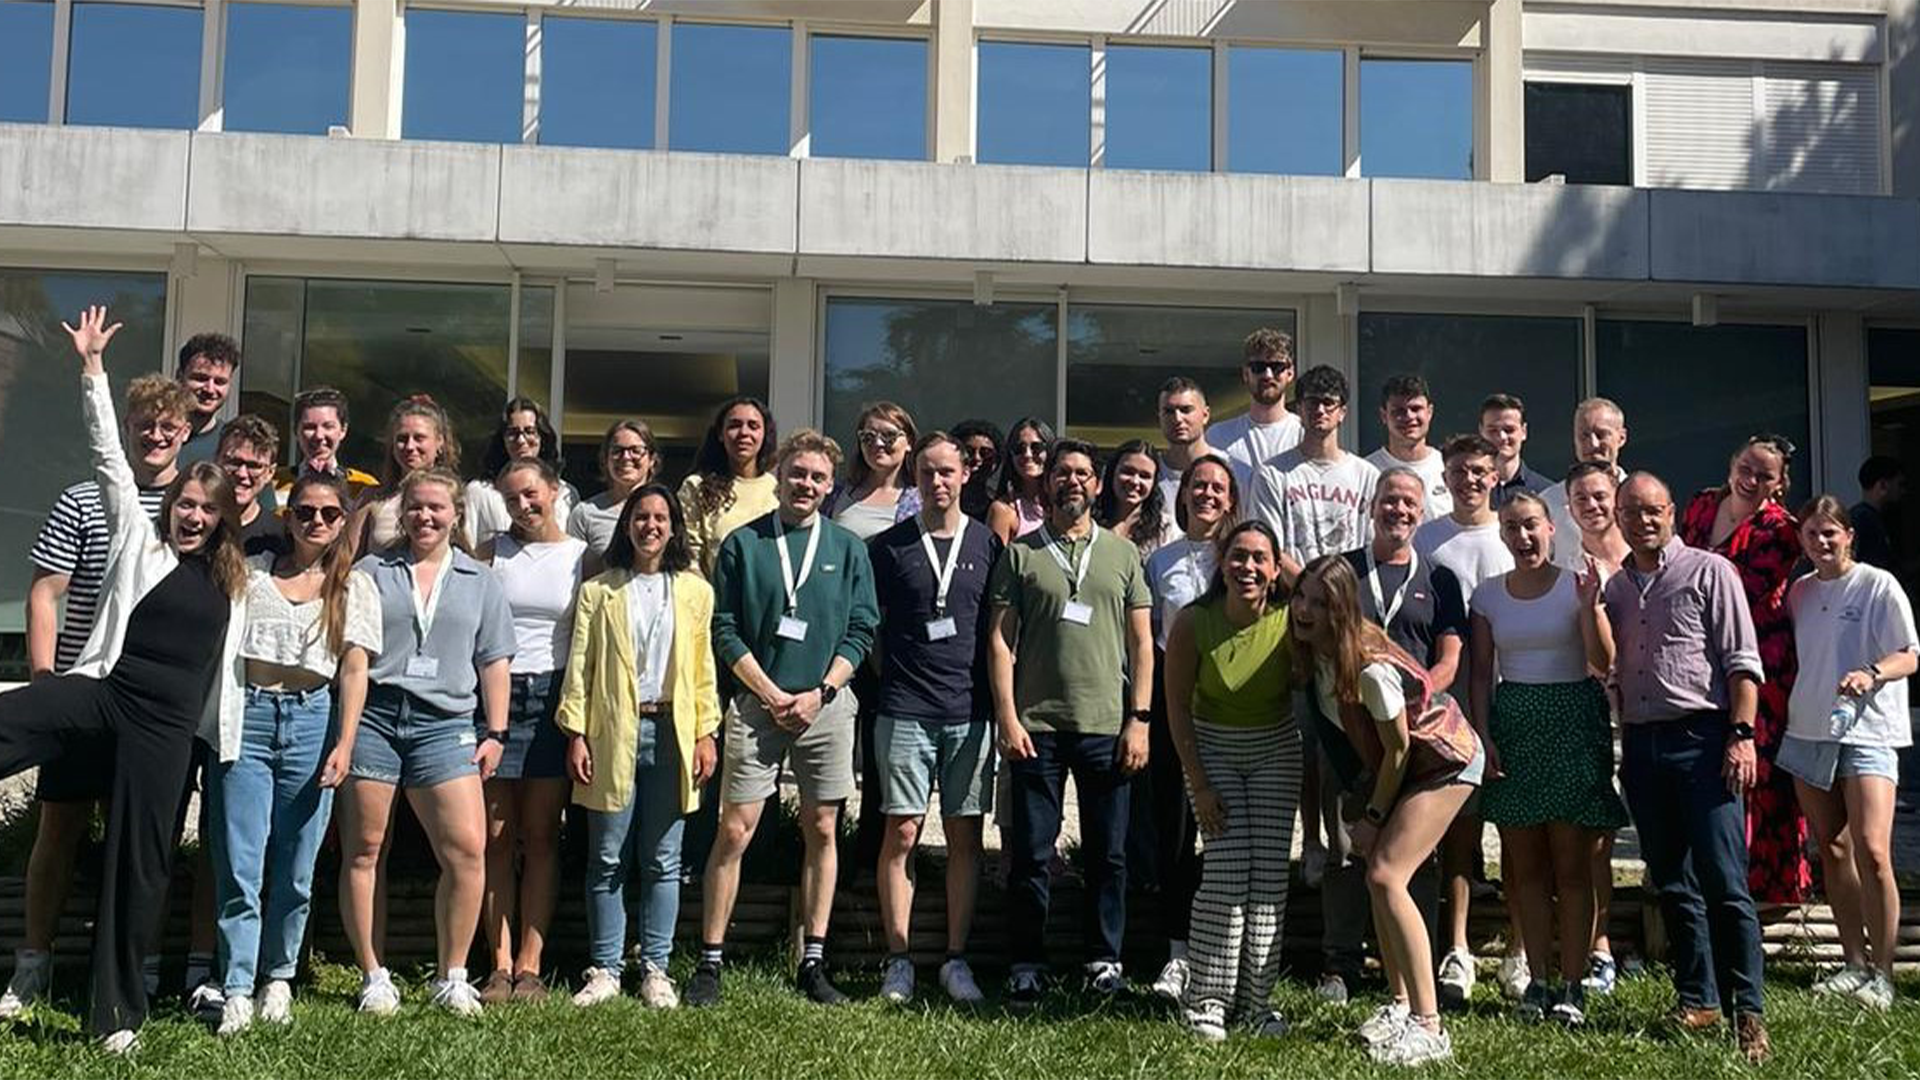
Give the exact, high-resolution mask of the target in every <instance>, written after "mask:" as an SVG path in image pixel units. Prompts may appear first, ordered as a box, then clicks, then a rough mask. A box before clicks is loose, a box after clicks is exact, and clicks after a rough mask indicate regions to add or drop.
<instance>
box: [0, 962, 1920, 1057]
mask: <svg viewBox="0 0 1920 1080" xmlns="http://www.w3.org/2000/svg"><path fill="white" fill-rule="evenodd" d="M777 970H778V969H777V967H776V966H775V964H774V963H773V962H772V961H771V960H764V961H756V962H751V963H747V964H741V965H735V966H733V967H731V968H729V970H728V977H727V984H726V985H727V992H728V996H727V1000H726V1002H725V1004H723V1005H722V1006H721V1007H719V1008H717V1009H712V1010H702V1011H693V1010H685V1009H683V1010H680V1011H678V1012H673V1013H651V1012H648V1011H646V1010H645V1009H644V1008H642V1007H641V1006H640V1004H639V1003H638V1002H637V1001H634V1000H632V999H623V1000H620V1001H616V1002H609V1003H607V1004H605V1005H603V1006H600V1007H599V1008H597V1009H593V1010H577V1009H574V1008H573V1007H572V1006H571V1005H569V1004H567V1002H566V1001H565V1000H564V999H563V998H560V997H558V996H556V998H555V999H554V1000H553V1001H552V1002H551V1003H548V1004H543V1005H535V1006H512V1007H506V1008H500V1009H495V1010H489V1011H488V1013H487V1015H486V1016H485V1017H484V1018H482V1019H480V1020H478V1021H461V1020H456V1019H453V1018H451V1017H449V1016H446V1015H444V1014H441V1013H438V1012H434V1011H431V1010H429V1009H428V1008H427V1007H426V1006H425V1005H424V1004H423V995H422V993H421V992H420V983H419V982H418V980H411V981H410V982H409V984H408V986H407V997H408V1004H407V1006H406V1008H405V1010H404V1011H403V1012H402V1013H401V1014H400V1015H399V1016H397V1017H391V1018H385V1019H372V1018H361V1017H358V1016H356V1015H355V1014H354V1013H353V1011H352V998H351V996H350V995H351V992H352V990H354V989H355V988H357V985H358V983H357V980H356V978H355V977H354V975H353V974H352V973H351V972H349V971H347V970H345V969H342V968H339V967H327V968H324V969H323V970H322V972H321V977H320V980H319V985H318V986H315V987H312V988H309V989H306V990H304V996H303V997H302V998H301V1000H300V1003H299V1005H298V1006H297V1007H296V1021H295V1023H294V1025H293V1026H292V1027H291V1028H290V1029H274V1028H266V1027H257V1028H255V1029H254V1030H253V1031H250V1032H248V1033H246V1034H244V1035H242V1036H240V1037H238V1038H234V1039H225V1040H223V1039H216V1038H215V1037H213V1036H212V1035H211V1034H209V1033H208V1032H207V1031H206V1029H205V1028H203V1027H201V1026H200V1025H198V1024H196V1023H194V1022H193V1021H191V1020H189V1019H187V1018H186V1017H185V1016H183V1015H181V1014H179V1013H178V1012H171V1013H163V1014H161V1015H158V1016H156V1017H155V1019H154V1020H153V1021H151V1022H150V1023H149V1024H148V1025H147V1027H146V1030H145V1032H144V1034H143V1037H142V1038H143V1044H142V1047H141V1050H140V1052H139V1054H138V1055H137V1056H136V1057H135V1058H134V1059H133V1060H132V1061H120V1060H117V1059H113V1058H110V1057H107V1056H105V1055H103V1054H101V1053H99V1052H98V1051H97V1050H95V1049H93V1047H92V1046H91V1044H90V1043H89V1042H88V1041H87V1040H86V1039H84V1038H83V1037H81V1035H80V1034H79V1033H78V1024H77V1023H76V1022H75V1021H74V1020H73V1019H72V1018H71V1016H69V1015H65V1014H60V1013H51V1012H46V1011H43V1012H42V1013H41V1014H40V1015H39V1016H38V1017H37V1018H35V1020H34V1021H33V1022H32V1023H28V1024H25V1025H22V1026H21V1027H19V1028H16V1029H15V1031H14V1033H13V1034H12V1035H11V1036H0V1076H7V1077H68V1076H74V1077H80V1076H101V1075H110V1076H156V1077H171V1078H181V1077H184V1078H192V1080H213V1078H217V1077H228V1076H235V1077H241V1076H245V1077H255V1076H260V1077H266V1076H272V1077H306V1076H312V1077H325V1078H327V1080H342V1078H346V1077H381V1076H409V1077H448V1078H460V1080H474V1078H478V1077H495V1076H513V1077H518V1076H553V1077H566V1078H569V1080H603V1078H608V1080H610V1078H614V1077H654V1076H658V1077H762V1076H783V1077H786V1076H790V1077H800V1078H806V1080H817V1078H822V1077H837V1076H871V1077H894V1076H953V1077H1032V1076H1063V1077H1083V1076H1097V1077H1123V1076H1124V1077H1143V1078H1146V1077H1150V1078H1155V1080H1158V1078H1161V1077H1185V1076H1193V1077H1214V1076H1220V1077H1260V1078H1263V1080H1266V1078H1274V1077H1293V1076H1299V1077H1321V1076H1333V1077H1349V1076H1352V1077H1358V1076H1374V1075H1393V1073H1391V1072H1390V1071H1388V1070H1383V1069H1378V1068H1375V1067H1374V1066H1372V1065H1371V1064H1370V1063H1369V1062H1368V1061H1367V1060H1366V1058H1365V1057H1364V1055H1363V1054H1362V1053H1361V1052H1360V1051H1359V1050H1358V1049H1357V1048H1356V1047H1354V1046H1353V1045H1352V1044H1351V1043H1350V1042H1349V1039H1348V1035H1349V1032H1351V1031H1352V1029H1353V1028H1354V1026H1355V1025H1356V1024H1358V1023H1359V1021H1360V1020H1361V1019H1362V1018H1363V1017H1364V1016H1365V1015H1366V1013H1367V1012H1368V1011H1369V1010H1370V1009H1371V1007H1372V1006H1373V1004H1375V1001H1374V1000H1373V999H1371V998H1366V997H1364V996H1363V998H1362V999H1361V1000H1360V1001H1357V1002H1356V1003H1354V1004H1352V1005H1348V1006H1344V1007H1332V1006H1326V1005H1322V1004H1319V1003H1318V1002H1316V1001H1315V1000H1313V998H1312V995H1311V993H1310V991H1308V990H1306V989H1304V988H1302V987H1300V986H1298V985H1294V984H1288V985H1287V986H1285V987H1283V989H1282V990H1281V991H1280V993H1279V995H1278V997H1277V998H1276V1004H1277V1005H1278V1006H1279V1008H1280V1009H1281V1010H1282V1012H1283V1013H1284V1014H1285V1015H1286V1016H1287V1017H1288V1018H1289V1019H1290V1020H1291V1021H1292V1023H1293V1031H1292V1033H1291V1034H1289V1035H1288V1036H1287V1037H1286V1038H1284V1039H1281V1040H1278V1041H1255V1040H1252V1039H1249V1038H1246V1037H1244V1036H1238V1035H1236V1036H1235V1037H1234V1038H1233V1039H1232V1040H1230V1041H1229V1042H1227V1043H1226V1044H1225V1045H1222V1046H1202V1045H1199V1044H1197V1043H1196V1042H1195V1041H1194V1040H1193V1039H1192V1038H1191V1037H1189V1036H1188V1035H1187V1034H1186V1033H1185V1031H1184V1030H1183V1029H1182V1028H1181V1027H1180V1026H1178V1025H1176V1024H1175V1023H1174V1022H1173V1019H1172V1013H1171V1011H1170V1010H1168V1009H1166V1008H1164V1007H1162V1006H1160V1005H1158V1004H1157V1003H1155V1002H1154V1001H1152V1000H1151V999H1150V998H1149V997H1148V996H1147V995H1146V994H1145V993H1144V992H1142V993H1139V994H1136V995H1132V996H1128V997H1125V998H1122V999H1120V1000H1115V1001H1106V1002H1100V1001H1096V1000H1094V999H1092V998H1090V997H1087V996H1085V995H1082V994H1080V993H1077V992H1076V993H1064V992H1063V993H1060V994H1059V995H1057V997H1056V999H1055V1000H1053V1001H1051V1002H1050V1003H1049V1004H1048V1005H1047V1006H1046V1007H1045V1008H1043V1009H1042V1010H1041V1011H1040V1012H1038V1013H1036V1014H1034V1015H1032V1016H1025V1017H1018V1018H1016V1017H1013V1016H1010V1015H1009V1014H1007V1013H1005V1012H1003V1011H1002V1010H1001V1009H1000V1008H999V1007H998V1006H997V1005H996V1006H990V1007H988V1008H986V1009H984V1010H982V1011H980V1012H979V1013H978V1014H974V1015H970V1014H968V1013H965V1012H961V1011H958V1010H955V1009H953V1008H950V1007H948V1006H946V1005H945V1004H943V1003H934V1002H933V1000H932V997H928V998H927V1000H926V1003H923V1004H915V1005H913V1006H910V1007H907V1008H905V1009H894V1008H889V1007H886V1006H884V1005H883V1004H881V1003H880V1002H879V1001H878V1000H877V998H875V997H874V994H875V992H876V990H877V977H876V976H874V975H872V974H871V973H859V974H851V975H849V976H848V977H847V978H846V980H845V984H844V985H845V987H846V989H847V990H848V991H849V992H850V993H854V994H855V995H856V996H857V997H858V998H860V999H861V1000H859V1002H858V1003H857V1004H855V1005H852V1006H849V1007H847V1008H844V1009H841V1010H837V1011H832V1012H829V1011H825V1010H822V1009H820V1008H818V1007H816V1006H813V1005H810V1004H808V1003H806V1002H804V1001H802V1000H801V999H799V998H798V997H797V996H796V995H794V994H793V993H792V992H791V991H790V990H789V989H788V988H787V984H786V982H785V980H784V979H783V978H782V977H780V976H779V975H778V974H777ZM1809 977H1810V975H1809V973H1808V972H1807V971H1805V970H1804V969H1803V970H1797V971H1796V970H1781V971H1777V972H1775V973H1774V981H1773V983H1772V984H1771V985H1770V986H1769V991H1770V1000H1769V1003H1768V1018H1769V1021H1770V1027H1771V1030H1772V1032H1773V1039H1774V1045H1775V1048H1776V1056H1775V1058H1774V1060H1773V1061H1772V1062H1770V1063H1769V1064H1768V1065H1767V1066H1765V1067H1764V1068H1762V1069H1760V1070H1752V1069H1749V1068H1747V1067H1746V1066H1745V1065H1744V1064H1742V1063H1740V1062H1739V1061H1738V1060H1737V1058H1736V1056H1735V1055H1734V1053H1733V1050H1732V1044H1731V1037H1730V1036H1728V1035H1727V1034H1726V1033H1725V1031H1724V1029H1723V1030H1722V1032H1721V1033H1720V1035H1719V1036H1718V1037H1705V1036H1698V1037H1696V1036H1680V1035H1670V1034H1667V1033H1666V1032H1665V1031H1664V1030H1663V1029H1662V1026H1661V1024H1660V1017H1661V1014H1662V1013H1663V1012H1664V1011H1665V1009H1666V1008H1667V1006H1668V1005H1669V1003H1670V1001H1671V998H1670V990H1669V988H1668V985H1667V983H1666V981H1665V980H1664V978H1662V977H1660V976H1659V975H1657V974H1649V975H1645V976H1641V977H1638V978H1633V979H1625V980H1622V982H1621V984H1620V992H1619V993H1618V994H1617V995H1616V996H1615V997H1614V998H1612V999H1609V1000H1596V1001H1595V1002H1593V1003H1592V1006H1591V1021H1590V1023H1589V1025H1588V1027H1587V1028H1586V1029H1585V1030H1582V1031H1579V1032H1566V1031H1562V1030H1559V1029H1556V1028H1553V1027H1547V1026H1521V1025H1519V1024H1516V1023H1514V1022H1513V1021H1511V1020H1509V1019H1508V1018H1507V1017H1506V1015H1505V1013H1506V1010H1505V1007H1504V1006H1503V1005H1501V1004H1500V1003H1498V1002H1496V1001H1494V1000H1493V998H1492V997H1490V996H1487V997H1480V998H1477V999H1476V1001H1475V1005H1474V1009H1473V1011H1472V1012H1470V1013H1469V1014H1466V1015H1462V1016H1458V1017H1453V1018H1450V1021H1449V1023H1450V1026H1451V1029H1452V1031H1453V1034H1454V1047H1455V1061H1454V1063H1453V1064H1452V1065H1447V1066H1440V1067H1438V1068H1435V1069H1429V1070H1427V1071H1429V1072H1450V1073H1460V1074H1466V1075H1473V1076H1572V1077H1581V1076H1609V1077H1614V1076H1633V1077H1675V1078H1680V1077H1686V1078H1692V1077H1709V1076H1781V1077H1786V1076H1794V1077H1798V1076H1823V1077H1825V1076H1836V1077H1838V1076H1845V1077H1875V1078H1879V1077H1920V981H1916V980H1914V979H1911V978H1909V979H1905V980H1903V983H1902V985H1901V987H1900V992H1901V994H1902V995H1903V997H1902V998H1901V1000H1900V1001H1899V1002H1898V1004H1897V1005H1896V1006H1895V1008H1894V1010H1893V1011H1892V1012H1891V1013H1888V1014H1881V1015H1875V1014H1869V1013H1866V1012H1864V1011H1862V1010H1860V1009H1858V1008H1854V1007H1852V1006H1851V1005H1849V1004H1848V1003H1846V1002H1833V1001H1826V1000H1817V999H1815V998H1814V996H1813V995H1812V994H1810V993H1809V992H1808V991H1807V989H1806V986H1807V982H1808V980H1809ZM1488 989H1489V988H1488V987H1487V985H1486V984H1485V983H1483V984H1482V986H1481V988H1480V990H1481V992H1485V991H1487V990H1488ZM922 991H923V993H926V992H929V991H930V992H931V993H932V995H934V996H937V995H938V990H937V988H936V987H933V986H931V985H929V981H928V980H927V979H926V978H924V977H923V980H922Z"/></svg>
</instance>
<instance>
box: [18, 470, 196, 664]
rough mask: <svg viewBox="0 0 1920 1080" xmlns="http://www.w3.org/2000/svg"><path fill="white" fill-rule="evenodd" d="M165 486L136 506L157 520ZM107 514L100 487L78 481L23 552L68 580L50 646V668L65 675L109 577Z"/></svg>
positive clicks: (145, 492) (149, 491) (144, 491)
mask: <svg viewBox="0 0 1920 1080" xmlns="http://www.w3.org/2000/svg"><path fill="white" fill-rule="evenodd" d="M166 494H167V489H166V488H165V487H151V488H141V489H140V505H141V506H143V507H145V508H146V510H147V513H149V514H152V515H154V516H155V517H156V518H158V516H159V513H160V503H161V501H162V500H163V499H164V498H165V497H166ZM109 539H110V537H109V536H108V534H107V512H106V509H105V508H104V507H102V506H101V505H100V484H99V482H98V481H94V480H82V481H81V482H80V483H78V484H75V485H73V486H72V487H69V488H68V489H67V490H65V491H63V492H61V493H60V498H59V499H58V500H56V501H55V502H54V504H53V511H52V512H51V513H49V514H48V515H47V521H46V524H44V525H42V526H40V535H39V536H38V537H36V538H35V539H34V541H33V549H32V550H31V551H29V552H28V553H27V557H28V558H29V559H31V560H32V562H33V565H34V567H35V568H36V569H38V570H41V571H43V572H45V573H49V574H65V575H66V576H67V610H66V617H65V618H64V619H62V620H61V623H60V637H59V639H58V640H57V641H56V643H55V645H54V654H53V670H54V671H55V672H56V673H57V672H64V671H66V670H67V669H68V668H70V667H72V666H73V663H74V661H76V660H78V659H79V658H80V650H81V649H82V648H84V647H85V646H86V644H87V638H88V637H89V636H90V635H91V634H92V633H93V622H94V619H95V618H96V617H97V615H98V613H99V608H100V589H101V586H102V585H103V584H104V578H105V577H106V573H107V543H108V541H109Z"/></svg>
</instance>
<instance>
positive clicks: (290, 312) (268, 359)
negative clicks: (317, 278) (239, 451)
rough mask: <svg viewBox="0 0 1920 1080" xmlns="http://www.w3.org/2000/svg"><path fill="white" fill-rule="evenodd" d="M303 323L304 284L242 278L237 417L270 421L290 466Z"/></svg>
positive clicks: (261, 278) (303, 331) (305, 299)
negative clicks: (241, 359) (243, 304)
mask: <svg viewBox="0 0 1920 1080" xmlns="http://www.w3.org/2000/svg"><path fill="white" fill-rule="evenodd" d="M306 317H307V283H306V280H305V279H303V278H281V277H251V276H250V277H248V278H247V301H246V312H245V313H244V315H243V316H242V318H243V320H244V321H243V324H242V330H241V337H240V355H241V356H243V357H245V358H246V363H244V364H242V365H240V411H241V412H243V413H256V414H258V415H260V416H264V417H266V418H267V419H268V420H271V421H273V423H274V425H275V426H276V427H278V428H279V429H280V433H281V443H282V445H281V454H282V456H283V457H284V458H285V460H286V461H288V462H292V461H293V460H294V449H293V430H294V429H293V419H294V417H293V395H294V394H295V393H297V392H298V391H299V389H300V344H301V342H302V341H303V340H304V339H305V336H306V335H305V329H304V326H305V322H306ZM349 412H351V409H349ZM347 419H348V420H349V421H350V422H351V421H354V420H356V419H357V418H356V417H353V416H349V417H348V418H347ZM349 426H352V425H351V423H349Z"/></svg>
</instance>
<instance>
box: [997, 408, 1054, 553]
mask: <svg viewBox="0 0 1920 1080" xmlns="http://www.w3.org/2000/svg"><path fill="white" fill-rule="evenodd" d="M1052 449H1053V428H1052V427H1049V426H1048V424H1047V422H1046V421H1045V420H1041V419H1039V418H1038V417H1032V416H1029V417H1025V418H1023V419H1021V420H1018V421H1015V422H1014V425H1013V428H1012V429H1011V430H1010V431H1008V432H1007V443H1006V446H1005V447H1003V448H1002V450H1001V453H1000V483H999V485H998V486H997V487H996V488H995V489H994V493H993V505H991V506H989V507H988V508H987V528H989V529H992V530H993V533H994V535H995V536H998V537H999V538H1000V542H1001V543H1002V544H1011V543H1012V542H1013V541H1014V540H1016V539H1018V538H1019V537H1022V536H1025V535H1027V534H1028V533H1030V532H1032V531H1033V530H1035V529H1037V528H1039V527H1040V526H1041V525H1043V524H1045V523H1046V520H1047V494H1046V486H1047V454H1048V452H1049V451H1051V450H1052Z"/></svg>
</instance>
